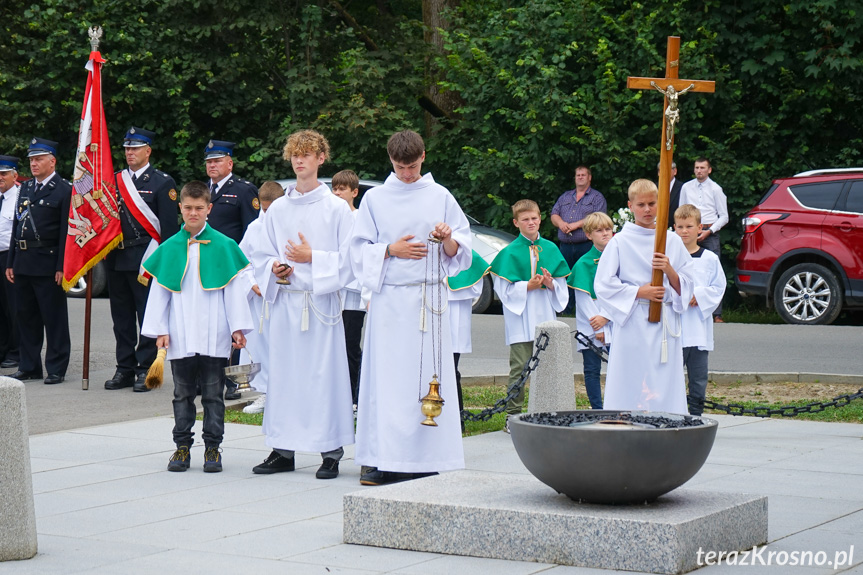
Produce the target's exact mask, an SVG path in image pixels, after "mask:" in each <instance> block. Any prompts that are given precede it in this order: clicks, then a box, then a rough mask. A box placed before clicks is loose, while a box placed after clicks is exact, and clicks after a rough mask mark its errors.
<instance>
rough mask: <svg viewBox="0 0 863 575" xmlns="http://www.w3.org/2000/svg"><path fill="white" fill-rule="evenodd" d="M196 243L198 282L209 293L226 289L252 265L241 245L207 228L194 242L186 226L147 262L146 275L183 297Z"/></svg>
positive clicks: (166, 241) (145, 265)
mask: <svg viewBox="0 0 863 575" xmlns="http://www.w3.org/2000/svg"><path fill="white" fill-rule="evenodd" d="M193 242H194V243H200V248H199V256H198V278H199V279H200V282H201V287H202V288H203V289H205V290H208V291H209V290H218V289H222V288H224V287H225V286H226V285H228V284H229V283H230V282H231V280H232V279H234V278H235V277H236V276H237V274H238V273H240V270H242V269H243V268H245V267H246V266H248V265H249V260H248V259H246V256H245V255H244V254H243V252H242V250H240V246H238V245H237V242H235V241H234V240H232V239H231V238H229V237H228V236H226V235H224V234H222V233H220V232H218V231H216V230H215V229H213V227H212V226H210V225H209V224H207V225H206V226H204V229H203V230H201V233H199V234H198V237H196V238H194V239H192V238H191V234H189V232H187V231H186V228H185V226H184V227H183V229H181V230H180V231H179V232H177V233H176V234H174V235H173V236H171V237H170V238H168V239H167V240H165V241H164V242H162V244H161V245H160V246H159V247H158V249H156V251H155V252H153V255H151V256H150V257H149V258H147V261H145V262H144V264H143V267H144V271H146V272H147V273H148V274H150V275H151V276H153V279H155V280H156V283H158V284H159V285H160V286H162V287H163V288H165V289H166V290H168V291H172V292H177V293H179V292H180V286H181V285H182V283H183V277H184V276H185V275H186V268H187V267H188V266H189V245H190V244H191V243H193Z"/></svg>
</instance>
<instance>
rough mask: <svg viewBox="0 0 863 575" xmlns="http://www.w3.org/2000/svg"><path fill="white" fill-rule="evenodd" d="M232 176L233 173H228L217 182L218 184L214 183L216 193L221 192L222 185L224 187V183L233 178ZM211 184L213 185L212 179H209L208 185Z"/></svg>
mask: <svg viewBox="0 0 863 575" xmlns="http://www.w3.org/2000/svg"><path fill="white" fill-rule="evenodd" d="M233 175H234V172H231V173H229V174H228V175H227V176H225V177H224V178H222V179H221V180H219V181H218V182H216V191H217V192H218V191H219V190H221V189H222V186H224V185H225V182H227V181H228V180H230V179H231V176H233ZM212 184H213V180H212V179H210V185H212Z"/></svg>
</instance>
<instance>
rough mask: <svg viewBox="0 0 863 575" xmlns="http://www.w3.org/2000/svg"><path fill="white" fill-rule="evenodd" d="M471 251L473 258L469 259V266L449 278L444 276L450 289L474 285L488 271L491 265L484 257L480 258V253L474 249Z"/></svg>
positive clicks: (455, 289) (454, 289)
mask: <svg viewBox="0 0 863 575" xmlns="http://www.w3.org/2000/svg"><path fill="white" fill-rule="evenodd" d="M471 252H472V253H473V258H472V259H471V262H470V267H469V268H467V269H466V270H462V271H460V272H459V273H458V274H456V275H454V276H453V277H451V278H446V285H447V286H448V287H449V289H451V290H452V291H458V290H460V289H465V288H469V287H470V286H472V285H474V284H475V283H476V282H478V281H479V280H481V279H482V277H483V276H484V275H485V274H486V273H488V270H489V268H490V267H491V266H489V265H488V263H486V261H485V260H484V259H482V256H481V255H479V254H478V253H476V250H471Z"/></svg>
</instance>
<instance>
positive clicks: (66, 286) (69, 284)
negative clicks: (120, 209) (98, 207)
mask: <svg viewBox="0 0 863 575" xmlns="http://www.w3.org/2000/svg"><path fill="white" fill-rule="evenodd" d="M122 241H123V234H122V233H120V234H118V235H117V237H115V238H114V239H113V240H111V241H110V243H108V245H106V246H105V247H104V248H102V250H101V251H100V252H99V253H98V254H96V255H95V256H93V257H92V258H90V261H88V262H87V263H85V264H84V266H83V267H82V268H81V269H80V270H79V271H78V273H76V274H75V275H74V276H72V279H71V280H69V281H67V280H66V278H65V277H63V290H64V291H67V292H68V291H69V290H70V289H71V288H72V287H74V286H75V284H77V283H78V280H79V279H81V277H82V276H84V275H86V274H87V272H88V271H90V269H92V268H93V266H95V265H96V264H98V263H99V262H100V261H102V260H103V259H105V256H106V255H108V252H110V251H111V250H113V249H114V248H116V247H117V246H118V245H120V242H122Z"/></svg>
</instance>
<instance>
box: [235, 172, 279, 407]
mask: <svg viewBox="0 0 863 575" xmlns="http://www.w3.org/2000/svg"><path fill="white" fill-rule="evenodd" d="M284 195H285V190H284V189H283V188H282V186H281V185H280V184H279V183H277V182H273V181H270V182H264V183H263V185H262V186H261V187H260V188H259V189H258V200H259V201H260V203H261V213H260V214H258V217H257V218H256V219H255V220H254V221H253V222H252V223H250V224H249V227H248V228H246V233H244V234H243V240H242V241H241V242H240V249H241V250H243V253H244V254H246V257H247V258H249V261H250V262H252V263H254V262H255V260H256V259H257V258H260V257H261V255H262V254H261V252H262V249H261V242H262V241H264V239H265V238H264V214H265V213H267V210H268V209H270V204H272V203H273V202H274V201H276V200H277V199H278V198H281V197H282V196H284ZM265 277H266V276H265ZM257 283H258V282H257V280H256V281H255V284H256V285H257ZM249 307H250V309H251V312H252V317H254V318H255V319H256V320H257V321H258V326H257V328H256V329H255V330H254V331H252V332H251V333H249V334H248V335H247V336H246V347H245V348H244V349H243V351H241V352H240V364H245V363H251V362H253V361H254V362H256V363H260V364H261V371H260V372H258V374H257V375H256V376H255V379H254V380H253V381H252V386H253V387H254V388H255V390H256V391H258V393H259V394H260V395H258V397H256V398H255V401H253V402H252V403H250V404H249V405H247V406H246V407H244V408H243V413H263V412H264V408H265V407H266V405H267V382H268V381H269V377H270V370H269V366H270V357H269V356H270V346H269V329H270V314H269V306H266V305H264V299H263V298H262V297H261V293H260V289H258V291H257V292H256V293H253V294H250V295H249Z"/></svg>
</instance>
